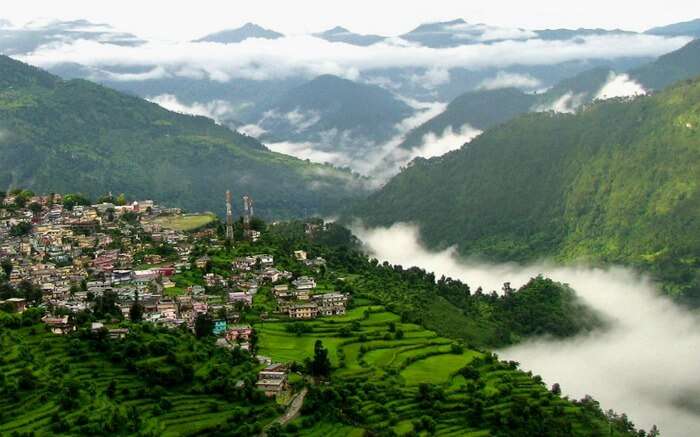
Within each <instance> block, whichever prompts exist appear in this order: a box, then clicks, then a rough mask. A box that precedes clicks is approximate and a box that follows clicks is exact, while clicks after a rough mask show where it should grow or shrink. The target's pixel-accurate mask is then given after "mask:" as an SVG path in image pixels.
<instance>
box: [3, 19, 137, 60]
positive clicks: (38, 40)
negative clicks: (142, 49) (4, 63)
mask: <svg viewBox="0 0 700 437" xmlns="http://www.w3.org/2000/svg"><path fill="white" fill-rule="evenodd" d="M77 40H89V41H97V42H102V43H108V44H115V45H119V46H138V45H141V44H144V43H145V41H144V40H142V39H140V38H139V37H137V36H135V35H132V34H130V33H124V32H117V31H115V30H114V29H112V28H111V27H110V26H108V25H106V24H96V23H92V22H90V21H87V20H74V21H50V22H47V23H30V24H29V25H27V26H24V27H21V28H18V27H14V26H12V24H11V23H10V22H9V21H0V54H4V55H16V54H21V53H29V52H32V51H34V50H36V49H37V48H39V47H41V46H44V45H46V44H52V43H65V42H69V41H77Z"/></svg>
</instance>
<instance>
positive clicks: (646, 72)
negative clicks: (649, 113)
mask: <svg viewBox="0 0 700 437" xmlns="http://www.w3.org/2000/svg"><path fill="white" fill-rule="evenodd" d="M630 75H631V76H632V78H634V79H636V80H637V81H639V83H641V84H642V85H644V87H645V88H647V89H654V90H661V89H663V88H665V87H667V86H668V85H671V84H673V83H675V82H676V81H679V80H684V79H688V78H691V77H695V76H697V75H700V39H696V40H694V41H691V42H690V43H688V44H687V45H686V46H684V47H681V48H680V49H678V50H676V51H674V52H671V53H668V54H666V55H663V56H661V57H660V58H659V59H657V60H656V61H654V62H652V63H650V64H647V65H644V66H642V67H639V68H637V69H635V70H633V71H632V72H631V73H630Z"/></svg>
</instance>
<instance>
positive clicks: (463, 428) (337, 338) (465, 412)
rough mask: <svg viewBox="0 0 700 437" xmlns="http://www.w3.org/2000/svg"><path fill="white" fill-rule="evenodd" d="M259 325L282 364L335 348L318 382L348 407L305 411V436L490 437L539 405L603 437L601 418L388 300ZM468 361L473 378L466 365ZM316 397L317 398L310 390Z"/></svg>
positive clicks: (300, 427) (268, 349)
mask: <svg viewBox="0 0 700 437" xmlns="http://www.w3.org/2000/svg"><path fill="white" fill-rule="evenodd" d="M294 323H303V324H304V325H305V326H306V329H305V332H304V333H302V334H295V333H292V332H289V331H288V329H287V327H288V326H289V325H291V324H294ZM256 328H257V329H258V332H259V338H260V347H261V353H262V354H264V355H268V356H271V357H272V358H273V359H275V360H279V361H286V362H292V361H295V362H298V363H301V362H303V361H304V359H306V358H311V357H312V356H313V349H314V343H315V341H316V340H317V339H319V340H321V341H322V342H323V344H324V346H325V347H326V348H328V350H329V353H330V358H331V362H332V364H333V366H334V371H333V374H332V381H333V386H334V388H320V389H318V390H319V392H318V393H319V394H317V396H319V397H323V398H329V399H333V398H334V395H329V394H327V393H326V394H325V395H324V394H323V393H324V390H326V391H328V390H335V391H336V392H337V393H344V394H343V396H341V398H342V400H341V401H338V402H339V404H337V405H334V410H333V411H337V410H341V411H342V413H341V414H340V415H337V416H336V417H335V421H334V420H333V419H331V418H328V417H327V416H326V415H324V414H322V413H321V412H317V413H310V412H309V411H308V410H307V415H305V416H302V417H301V418H299V419H297V420H295V421H294V422H293V425H292V426H293V428H294V430H295V431H294V432H298V433H299V435H304V436H324V437H325V436H334V435H362V434H361V433H362V430H363V429H365V430H366V429H369V430H372V431H374V432H386V431H387V430H391V431H392V432H394V433H396V434H398V435H403V434H410V433H413V432H418V433H421V432H422V431H429V433H434V434H435V435H446V436H449V435H460V436H463V435H466V436H474V437H476V436H487V435H493V434H494V432H493V431H494V429H500V428H501V427H504V426H505V427H508V426H515V425H514V424H509V423H508V421H509V420H511V419H508V420H506V419H505V418H509V417H517V416H518V415H517V414H513V411H521V410H522V409H528V411H531V413H530V414H532V415H533V417H535V418H537V419H536V421H542V420H543V419H542V416H543V415H547V414H554V416H556V417H558V418H561V419H563V418H565V420H566V421H568V422H569V424H570V423H573V424H574V425H573V427H570V428H568V429H567V432H580V433H581V434H577V435H600V434H596V433H598V432H599V431H600V429H598V427H599V426H600V423H597V422H595V421H593V422H591V421H580V422H577V420H575V419H573V418H575V417H578V416H581V407H579V406H575V405H574V404H572V403H570V402H568V401H566V400H563V399H561V398H559V397H558V396H555V395H553V394H551V393H550V392H549V391H548V390H547V389H546V387H544V385H543V384H542V383H541V382H540V380H539V378H533V377H532V375H530V374H527V373H524V372H521V371H519V370H517V367H516V365H515V364H508V363H502V362H499V361H498V360H494V359H493V357H492V355H490V354H487V353H483V352H480V351H475V350H469V349H464V350H462V349H461V348H460V347H456V345H455V344H454V342H453V341H452V340H449V339H446V338H443V337H440V336H438V335H437V334H435V333H434V332H432V331H429V330H427V329H424V328H422V327H420V326H418V325H414V324H409V323H402V322H401V321H400V318H399V317H398V316H397V315H396V314H393V313H391V312H388V311H386V310H385V308H384V307H382V306H377V305H374V306H371V305H367V306H361V307H357V308H354V309H352V310H350V311H349V312H348V314H347V315H345V316H343V317H332V318H321V319H317V320H313V321H308V322H279V321H278V322H266V323H262V324H259V325H257V326H256ZM465 366H466V367H469V368H470V369H471V371H472V373H471V374H470V373H469V372H464V371H461V370H462V369H464V368H465ZM465 375H466V377H465ZM353 393H354V394H353ZM309 402H313V401H312V400H311V401H310V400H309V397H308V396H307V403H309ZM326 402H328V401H327V400H325V399H324V400H322V401H320V402H319V403H318V404H316V405H315V406H314V408H316V409H319V408H322V406H323V404H324V403H326ZM554 420H558V419H554ZM601 423H602V422H601ZM535 426H540V425H535ZM564 426H570V425H564ZM546 430H547V429H545V431H546ZM294 432H292V433H290V435H296V434H294ZM565 435H566V434H565Z"/></svg>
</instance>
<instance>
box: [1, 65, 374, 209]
mask: <svg viewBox="0 0 700 437" xmlns="http://www.w3.org/2000/svg"><path fill="white" fill-rule="evenodd" d="M357 182H358V181H357V180H356V179H354V178H353V177H352V176H351V175H350V174H349V173H344V172H340V171H337V170H335V169H332V168H330V167H327V166H321V165H313V164H310V163H308V162H305V161H301V160H298V159H295V158H291V157H289V156H285V155H280V154H277V153H272V152H270V151H268V150H266V149H265V148H264V147H263V146H261V145H260V143H258V142H257V141H256V140H254V139H252V138H250V137H247V136H244V135H241V134H239V133H236V132H233V131H231V130H229V129H228V128H225V127H223V126H219V125H216V124H215V123H214V122H213V121H212V120H209V119H207V118H203V117H192V116H187V115H181V114H176V113H173V112H169V111H166V110H165V109H163V108H161V107H159V106H158V105H156V104H153V103H149V102H146V101H144V100H141V99H139V98H136V97H132V96H128V95H125V94H121V93H118V92H116V91H113V90H110V89H108V88H104V87H102V86H99V85H96V84H94V83H91V82H87V81H83V80H73V81H62V80H60V79H59V78H57V77H55V76H52V75H50V74H48V73H46V72H44V71H41V70H39V69H36V68H33V67H30V66H27V65H25V64H22V63H20V62H17V61H14V60H12V59H10V58H8V57H0V189H5V188H7V187H10V186H23V187H25V186H26V187H28V188H31V189H34V190H36V191H40V192H41V191H50V190H58V191H62V192H70V191H80V192H83V193H85V194H88V195H92V196H96V195H100V194H104V193H105V192H107V191H109V190H119V192H124V193H126V194H127V195H128V196H129V197H131V198H138V197H141V196H156V198H159V199H163V201H165V202H167V203H170V204H177V205H182V206H183V207H185V208H190V209H196V210H207V209H209V210H220V209H222V208H221V205H222V204H223V193H224V191H225V190H227V189H231V190H232V191H233V192H234V193H236V194H237V195H238V194H240V195H243V194H245V193H247V194H250V195H252V196H253V197H254V198H255V199H256V211H258V212H259V213H261V214H263V215H266V216H269V217H273V216H274V217H280V216H292V215H301V214H305V213H313V212H318V211H325V210H328V209H332V208H334V206H337V205H338V204H339V203H340V202H343V201H344V200H346V199H347V198H348V197H351V196H357V195H361V194H362V192H363V191H362V189H361V184H358V183H357Z"/></svg>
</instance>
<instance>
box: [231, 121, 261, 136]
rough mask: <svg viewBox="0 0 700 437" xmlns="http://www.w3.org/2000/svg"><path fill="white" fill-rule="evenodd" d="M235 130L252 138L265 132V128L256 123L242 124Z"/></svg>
mask: <svg viewBox="0 0 700 437" xmlns="http://www.w3.org/2000/svg"><path fill="white" fill-rule="evenodd" d="M236 130H238V131H239V132H241V133H244V134H246V135H248V136H250V137H253V138H258V137H260V136H262V135H264V134H266V133H267V131H266V130H265V129H263V128H261V127H260V126H258V125H257V124H246V125H244V126H239V127H238V129H236Z"/></svg>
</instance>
